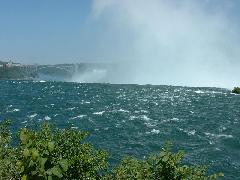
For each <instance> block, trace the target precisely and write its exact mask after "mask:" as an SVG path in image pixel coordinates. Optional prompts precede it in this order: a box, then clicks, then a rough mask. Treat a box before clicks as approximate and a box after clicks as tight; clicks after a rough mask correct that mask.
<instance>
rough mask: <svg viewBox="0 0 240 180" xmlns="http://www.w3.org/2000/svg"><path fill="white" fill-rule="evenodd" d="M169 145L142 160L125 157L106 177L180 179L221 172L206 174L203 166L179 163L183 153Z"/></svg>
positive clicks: (208, 177)
mask: <svg viewBox="0 0 240 180" xmlns="http://www.w3.org/2000/svg"><path fill="white" fill-rule="evenodd" d="M170 150H171V149H170V147H169V146H167V147H166V148H163V149H162V151H161V152H160V153H159V154H154V155H150V156H149V157H147V158H146V159H144V160H138V159H135V158H132V157H127V158H125V159H123V160H122V161H121V162H120V165H119V166H117V167H116V168H115V169H114V170H113V174H112V175H111V176H108V177H106V179H109V180H110V179H115V180H120V179H127V180H128V179H129V180H130V179H131V180H132V179H135V180H144V179H151V180H181V179H189V180H190V179H191V180H192V179H194V180H205V179H209V180H210V179H217V178H218V177H221V176H223V174H222V173H219V174H214V175H211V176H207V175H206V168H205V167H197V168H196V167H195V168H194V167H190V166H186V165H181V163H180V162H181V160H182V158H183V157H184V153H183V152H182V151H179V152H177V153H172V152H171V151H170Z"/></svg>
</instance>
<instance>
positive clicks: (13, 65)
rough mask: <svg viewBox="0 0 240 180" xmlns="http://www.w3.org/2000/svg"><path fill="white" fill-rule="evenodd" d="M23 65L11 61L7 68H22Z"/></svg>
mask: <svg viewBox="0 0 240 180" xmlns="http://www.w3.org/2000/svg"><path fill="white" fill-rule="evenodd" d="M22 66H23V65H22V64H20V63H14V62H12V61H11V60H10V61H9V62H8V63H7V64H6V67H22Z"/></svg>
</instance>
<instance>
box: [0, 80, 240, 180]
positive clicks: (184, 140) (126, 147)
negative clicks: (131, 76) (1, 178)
mask: <svg viewBox="0 0 240 180" xmlns="http://www.w3.org/2000/svg"><path fill="white" fill-rule="evenodd" d="M0 87H1V88H0V120H2V119H5V118H11V119H13V124H14V126H15V127H24V126H28V127H31V126H32V127H36V126H38V125H39V124H41V123H42V122H43V121H50V122H52V123H54V124H55V125H56V126H58V127H60V128H63V127H71V128H74V129H83V130H87V131H89V132H90V133H91V136H90V140H91V141H92V142H93V143H94V144H96V145H97V146H98V147H100V148H104V149H108V150H109V151H110V152H111V153H112V154H113V156H112V157H111V161H112V162H113V163H114V162H116V161H117V159H119V157H120V156H122V155H123V154H127V155H135V156H138V157H143V156H145V155H147V154H148V153H151V152H156V151H158V150H159V149H160V148H161V147H162V145H163V144H164V143H165V142H166V141H168V140H170V141H173V143H174V144H175V147H176V148H177V149H183V150H185V151H186V152H187V154H188V156H187V157H186V161H187V162H188V163H190V164H195V163H197V164H199V163H200V164H207V165H209V164H211V167H210V171H222V172H224V173H225V179H232V178H231V177H239V176H240V173H239V171H237V169H240V161H239V160H238V159H240V154H239V151H240V141H239V137H240V129H239V128H238V127H240V108H239V104H240V98H239V97H240V96H235V95H234V94H232V93H231V92H230V91H229V90H227V89H220V88H190V87H173V86H153V85H143V86H142V85H111V84H84V83H67V82H44V83H41V82H37V81H35V82H32V81H1V82H0ZM114 154H115V155H114Z"/></svg>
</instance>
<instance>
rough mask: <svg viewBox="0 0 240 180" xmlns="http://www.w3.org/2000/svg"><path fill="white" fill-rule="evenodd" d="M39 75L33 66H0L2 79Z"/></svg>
mask: <svg viewBox="0 0 240 180" xmlns="http://www.w3.org/2000/svg"><path fill="white" fill-rule="evenodd" d="M37 76H38V75H37V72H36V71H35V69H34V68H33V67H31V66H11V67H7V66H6V65H3V66H1V67H0V79H33V78H36V77H37Z"/></svg>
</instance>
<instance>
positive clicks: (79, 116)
mask: <svg viewBox="0 0 240 180" xmlns="http://www.w3.org/2000/svg"><path fill="white" fill-rule="evenodd" d="M86 116H87V115H83V114H81V115H78V116H76V117H72V118H70V119H78V118H83V117H86Z"/></svg>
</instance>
